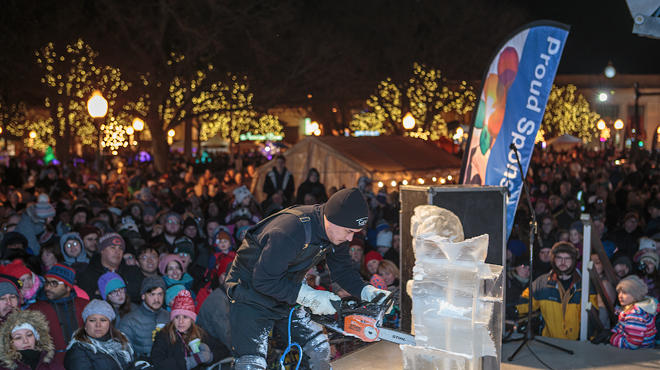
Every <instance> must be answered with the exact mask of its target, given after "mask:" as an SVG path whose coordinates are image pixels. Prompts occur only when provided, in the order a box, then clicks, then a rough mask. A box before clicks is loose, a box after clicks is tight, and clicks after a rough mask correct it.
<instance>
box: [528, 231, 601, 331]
mask: <svg viewBox="0 0 660 370" xmlns="http://www.w3.org/2000/svg"><path fill="white" fill-rule="evenodd" d="M578 253H579V252H578V250H577V249H576V248H575V247H574V246H573V244H571V243H569V242H558V243H556V244H555V245H554V246H553V247H552V250H551V252H550V256H551V257H550V258H551V259H550V264H551V265H552V271H550V272H549V273H547V274H543V275H541V276H539V277H538V278H537V279H536V280H534V282H533V283H532V297H533V298H534V301H533V303H532V304H533V306H532V307H533V309H534V310H535V311H536V310H538V309H540V310H541V315H543V319H544V320H545V328H543V333H542V335H543V336H544V337H551V338H561V339H571V340H578V339H579V338H580V309H581V307H582V299H581V296H582V277H581V276H580V274H579V273H578V272H577V271H576V270H575V265H576V263H577V260H578ZM522 297H523V298H525V299H528V298H529V289H525V291H524V292H523V294H522ZM589 301H590V302H591V304H592V305H594V307H598V301H597V299H596V293H595V290H591V291H590V292H589ZM585 304H586V302H585ZM516 308H518V312H520V314H521V315H523V314H526V313H527V310H528V303H523V304H520V305H518V306H516Z"/></svg>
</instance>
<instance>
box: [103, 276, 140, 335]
mask: <svg viewBox="0 0 660 370" xmlns="http://www.w3.org/2000/svg"><path fill="white" fill-rule="evenodd" d="M98 285H99V292H100V293H101V297H103V299H104V300H105V301H106V302H108V303H110V306H111V307H112V309H113V310H114V311H115V321H114V322H113V324H114V325H115V327H117V326H119V323H120V322H121V319H122V318H123V317H124V316H126V314H127V313H129V312H131V311H132V310H135V309H137V308H138V305H136V304H135V303H133V302H131V300H130V299H127V297H126V284H125V283H124V280H123V279H122V278H121V276H119V275H117V274H115V273H114V272H106V273H105V274H103V275H101V278H99V283H98Z"/></svg>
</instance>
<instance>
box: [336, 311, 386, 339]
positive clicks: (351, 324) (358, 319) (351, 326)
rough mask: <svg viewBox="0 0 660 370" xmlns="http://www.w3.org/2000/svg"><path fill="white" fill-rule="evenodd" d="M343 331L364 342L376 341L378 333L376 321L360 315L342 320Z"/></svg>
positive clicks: (349, 316)
mask: <svg viewBox="0 0 660 370" xmlns="http://www.w3.org/2000/svg"><path fill="white" fill-rule="evenodd" d="M344 331H345V332H346V334H350V335H354V336H356V337H358V338H360V339H361V340H363V341H365V342H374V341H376V340H378V337H379V335H380V331H379V330H378V327H376V319H373V318H371V317H367V316H362V315H348V316H346V317H345V318H344Z"/></svg>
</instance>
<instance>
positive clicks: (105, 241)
mask: <svg viewBox="0 0 660 370" xmlns="http://www.w3.org/2000/svg"><path fill="white" fill-rule="evenodd" d="M111 245H118V246H121V249H125V248H126V243H124V239H123V238H122V237H121V235H119V234H117V233H114V232H111V233H107V234H105V235H103V236H102V237H101V239H100V240H99V245H98V247H97V248H96V250H97V252H98V253H99V254H100V253H101V252H103V250H104V249H106V248H108V247H109V246H111Z"/></svg>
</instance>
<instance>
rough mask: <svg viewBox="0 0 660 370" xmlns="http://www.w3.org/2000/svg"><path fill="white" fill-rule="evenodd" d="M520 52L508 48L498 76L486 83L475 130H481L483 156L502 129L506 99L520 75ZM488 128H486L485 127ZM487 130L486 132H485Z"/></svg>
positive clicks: (499, 61)
mask: <svg viewBox="0 0 660 370" xmlns="http://www.w3.org/2000/svg"><path fill="white" fill-rule="evenodd" d="M518 62H519V58H518V52H517V51H516V49H515V48H513V47H507V48H505V49H504V50H502V52H501V53H500V55H499V58H498V62H497V74H494V73H491V74H489V75H488V77H486V81H484V88H483V93H482V96H481V99H480V101H479V106H478V108H477V119H476V121H475V128H481V129H482V130H481V137H480V138H479V147H480V150H481V154H484V155H485V154H486V152H488V150H489V149H490V148H491V147H492V146H493V143H494V142H495V140H496V139H497V135H498V134H499V133H500V128H502V122H503V121H504V112H505V111H506V98H507V94H508V92H509V89H510V88H511V84H513V81H514V80H515V79H516V75H517V74H518ZM484 126H486V127H484ZM483 128H485V130H483Z"/></svg>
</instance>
